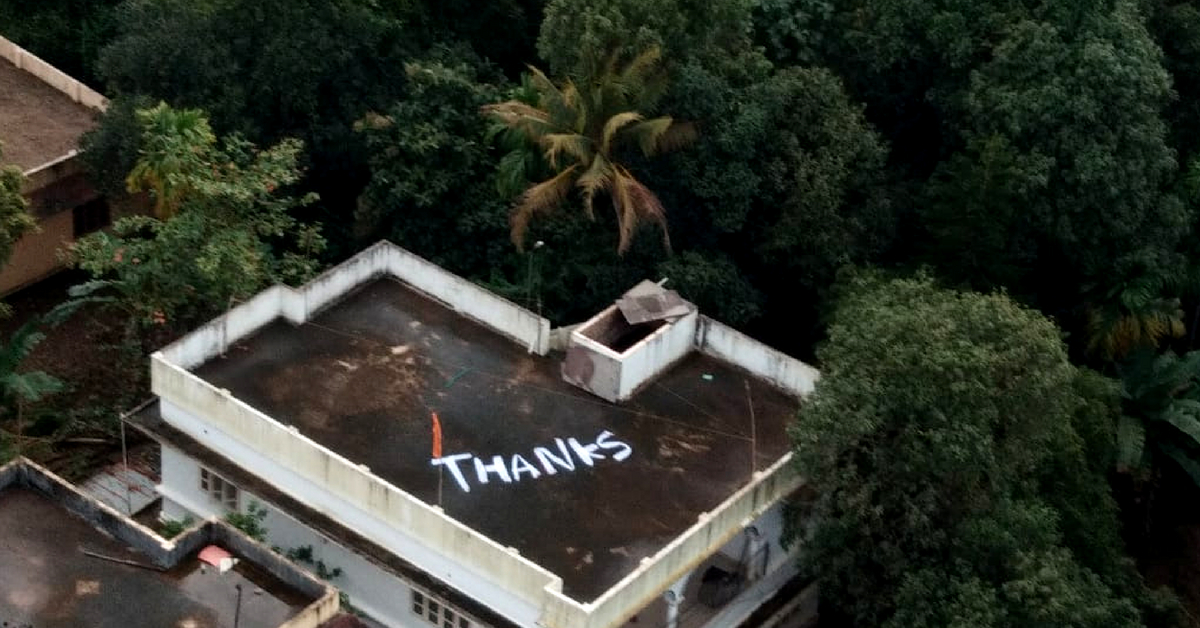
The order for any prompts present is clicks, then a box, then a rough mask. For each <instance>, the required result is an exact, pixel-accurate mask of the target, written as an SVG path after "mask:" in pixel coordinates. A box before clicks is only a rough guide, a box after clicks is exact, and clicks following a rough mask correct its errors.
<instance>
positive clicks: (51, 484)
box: [0, 458, 340, 628]
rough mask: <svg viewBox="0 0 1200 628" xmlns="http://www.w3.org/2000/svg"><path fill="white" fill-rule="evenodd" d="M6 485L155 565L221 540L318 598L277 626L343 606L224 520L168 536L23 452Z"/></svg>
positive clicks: (310, 624)
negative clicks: (46, 501) (67, 514)
mask: <svg viewBox="0 0 1200 628" xmlns="http://www.w3.org/2000/svg"><path fill="white" fill-rule="evenodd" d="M8 487H21V488H26V489H30V490H33V491H35V492H37V493H39V494H41V495H43V496H44V497H46V498H47V499H50V500H51V501H53V502H54V503H55V504H57V505H58V506H60V507H62V508H63V509H65V510H66V511H67V512H70V513H71V514H73V515H75V516H77V517H80V518H81V519H83V520H84V521H87V522H88V523H89V524H90V525H91V526H92V527H94V528H96V529H98V530H100V531H102V532H104V533H105V534H108V535H110V536H112V537H113V538H116V539H118V540H120V541H121V542H123V543H125V544H126V545H128V546H129V547H131V548H133V549H134V550H136V551H137V552H139V553H140V554H142V555H144V556H146V557H147V558H148V559H149V560H150V561H151V562H152V563H153V564H154V565H155V566H157V567H159V568H162V569H169V568H171V567H174V566H175V565H177V564H179V562H180V561H181V560H184V559H186V558H187V557H189V556H191V555H193V554H195V553H196V552H197V551H198V550H199V549H200V548H201V547H203V546H205V545H208V544H210V543H218V544H220V545H221V546H223V547H224V548H225V549H228V550H230V551H231V552H232V553H233V554H234V555H236V556H239V557H241V558H243V559H245V560H247V561H249V562H250V563H252V564H253V565H254V566H255V567H257V568H258V569H261V570H263V571H265V572H266V573H268V574H270V575H271V576H273V577H275V578H277V579H278V580H279V581H280V582H283V583H284V584H286V585H288V586H290V587H292V588H293V589H295V590H296V591H298V592H300V593H302V594H304V595H305V596H308V597H309V598H312V599H314V601H313V602H312V603H310V604H309V605H308V606H306V607H305V608H304V609H303V610H302V611H301V612H299V613H297V614H296V615H294V616H293V617H292V618H290V619H289V620H287V621H286V622H284V623H283V624H281V625H280V626H279V628H317V626H320V625H321V624H322V623H324V622H326V621H328V620H329V619H331V618H333V616H334V615H337V613H338V612H339V610H340V603H339V599H338V594H337V591H336V590H335V589H333V588H332V587H330V586H328V585H327V584H325V583H323V582H321V581H319V580H317V579H316V578H314V577H313V576H312V575H311V574H309V573H308V572H307V571H304V570H303V569H300V568H299V567H297V566H295V565H294V564H292V563H290V562H288V561H287V560H285V559H284V558H283V557H281V556H279V555H278V554H276V553H274V552H273V551H271V550H270V549H269V548H267V547H266V546H264V545H262V544H261V543H258V542H257V541H254V540H253V539H251V538H249V537H247V536H246V535H244V534H242V533H241V532H239V531H238V530H236V529H234V528H233V527H231V526H229V525H228V524H226V523H225V522H222V521H218V520H209V521H201V522H199V523H196V524H194V525H193V526H191V527H190V528H188V529H187V530H185V531H183V532H182V533H180V534H179V535H178V536H176V537H175V538H173V539H170V540H168V539H164V538H162V537H161V536H159V535H158V534H156V533H155V532H154V531H153V530H151V529H149V528H147V527H146V526H144V525H142V524H140V523H138V522H137V521H134V520H133V519H130V518H129V517H126V516H124V515H122V514H121V513H119V512H117V511H116V510H114V509H112V508H111V507H109V506H108V505H106V504H103V503H101V502H99V501H97V500H95V499H92V498H91V497H88V496H87V495H85V494H84V493H82V492H81V491H79V489H77V488H75V487H74V486H73V485H71V484H70V483H68V482H67V481H66V480H63V479H62V478H60V477H58V476H57V475H55V474H54V473H51V472H50V471H49V470H47V469H45V468H43V467H41V466H39V465H37V464H35V463H33V462H32V461H29V460H26V459H24V458H18V459H16V460H14V461H12V462H9V463H8V464H6V465H4V466H0V491H3V490H4V489H5V488H8Z"/></svg>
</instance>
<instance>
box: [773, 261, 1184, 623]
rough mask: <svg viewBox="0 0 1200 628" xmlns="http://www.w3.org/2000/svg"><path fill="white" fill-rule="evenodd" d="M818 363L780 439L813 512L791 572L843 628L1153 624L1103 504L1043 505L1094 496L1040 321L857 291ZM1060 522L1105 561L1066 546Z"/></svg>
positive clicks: (924, 283) (1081, 400)
mask: <svg viewBox="0 0 1200 628" xmlns="http://www.w3.org/2000/svg"><path fill="white" fill-rule="evenodd" d="M820 359H821V364H822V367H823V370H822V377H821V380H820V381H819V382H818V384H817V389H816V391H815V392H814V393H813V394H812V395H811V396H810V397H809V398H808V399H806V400H805V401H804V403H803V404H802V406H801V409H800V413H799V416H798V420H797V423H796V425H795V427H794V428H793V430H792V434H793V438H794V440H795V443H796V455H797V464H798V467H799V472H800V474H801V475H802V477H804V478H806V480H807V481H808V482H809V483H810V485H811V488H812V489H813V491H814V494H815V495H816V497H815V501H814V502H813V504H812V505H811V512H810V513H809V521H810V522H811V523H810V525H811V529H810V530H809V531H808V532H807V533H806V534H805V533H802V535H803V538H804V543H805V550H804V554H805V556H806V564H808V565H809V566H810V568H811V569H812V570H813V573H814V574H819V575H820V578H821V582H822V586H821V594H822V596H828V597H829V599H831V600H832V601H833V603H834V606H835V607H836V608H838V609H840V610H841V611H843V612H845V613H847V614H848V616H849V617H850V618H851V619H852V620H853V621H854V622H855V625H879V626H896V627H900V626H959V625H961V626H968V625H973V626H974V625H982V626H1014V627H1015V626H1079V627H1081V628H1082V627H1083V626H1114V627H1115V626H1139V625H1144V623H1143V622H1145V621H1146V620H1147V619H1154V620H1155V621H1156V622H1157V621H1162V617H1161V612H1162V609H1154V608H1146V609H1145V610H1139V606H1142V607H1148V606H1150V605H1149V603H1148V599H1149V598H1148V595H1147V594H1146V593H1145V592H1144V591H1142V590H1140V584H1138V583H1137V582H1136V580H1135V581H1134V586H1133V588H1132V590H1131V589H1130V586H1129V584H1128V583H1129V579H1128V578H1126V577H1123V576H1122V572H1125V571H1126V570H1129V569H1131V567H1130V566H1128V565H1123V564H1121V563H1120V561H1121V559H1120V558H1114V557H1120V556H1121V553H1120V551H1119V549H1117V548H1114V547H1113V545H1119V543H1120V541H1119V540H1118V539H1119V537H1118V536H1117V534H1116V526H1117V520H1116V515H1115V505H1114V503H1113V501H1112V499H1111V497H1110V496H1109V495H1108V494H1107V493H1106V492H1105V491H1100V492H1095V491H1093V492H1090V493H1088V494H1084V495H1078V494H1066V495H1064V494H1062V493H1059V492H1057V491H1056V489H1055V486H1056V485H1058V486H1061V485H1064V484H1065V485H1071V484H1079V485H1088V484H1094V483H1096V482H1097V481H1098V480H1099V478H1098V477H1096V476H1095V475H1094V474H1093V472H1092V471H1090V470H1089V469H1088V466H1087V464H1086V462H1085V460H1086V454H1085V448H1086V446H1087V443H1086V441H1084V439H1083V438H1082V437H1081V436H1080V429H1077V424H1078V423H1079V422H1080V421H1088V420H1095V419H1096V418H1097V417H1096V415H1095V414H1093V413H1088V412H1084V410H1085V409H1086V408H1087V407H1088V403H1089V401H1088V399H1087V398H1086V397H1084V396H1083V395H1082V394H1081V392H1080V386H1079V384H1078V382H1079V380H1080V378H1081V377H1082V375H1081V373H1080V372H1079V371H1078V369H1077V368H1076V367H1074V366H1072V365H1071V364H1070V362H1069V361H1068V359H1067V352H1066V349H1065V347H1064V346H1063V343H1062V341H1061V339H1060V336H1059V333H1058V330H1057V329H1056V328H1055V327H1054V325H1053V324H1052V323H1051V322H1050V321H1048V320H1047V319H1045V318H1044V317H1042V316H1041V315H1039V314H1037V313H1036V312H1033V311H1031V310H1028V309H1026V308H1023V307H1021V306H1020V305H1018V304H1016V303H1014V302H1013V301H1012V300H1011V299H1009V298H1008V297H1006V296H1004V295H999V294H993V295H981V294H974V293H963V292H958V291H954V290H944V289H939V288H937V287H936V286H935V285H934V283H933V281H932V280H931V279H929V278H928V277H920V276H918V277H917V278H914V279H900V280H890V281H889V280H883V279H881V278H879V277H876V276H871V275H867V276H864V277H858V278H855V279H853V280H851V281H850V282H849V283H848V285H847V286H846V287H845V292H844V293H843V296H842V298H841V300H840V301H839V305H838V309H837V312H836V313H835V316H834V321H833V324H832V325H831V326H830V329H829V341H828V343H827V344H826V345H825V346H824V348H823V349H822V350H821V353H820ZM1099 418H1101V419H1105V418H1106V417H1103V416H1101V417H1099ZM1079 428H1081V429H1082V430H1088V429H1092V428H1091V426H1087V425H1082V426H1079ZM1064 474H1082V475H1083V477H1070V476H1065V477H1064ZM1088 476H1090V477H1088ZM1071 506H1073V507H1075V508H1078V509H1082V510H1084V511H1087V512H1089V513H1090V515H1089V517H1088V520H1087V525H1088V526H1089V527H1090V528H1091V529H1092V530H1094V531H1096V532H1095V534H1099V535H1101V538H1102V539H1103V540H1104V541H1105V543H1104V544H1101V545H1099V547H1100V548H1104V547H1106V546H1107V551H1106V553H1105V554H1102V555H1101V557H1103V558H1105V560H1097V558H1100V557H1098V556H1097V555H1096V554H1095V551H1094V550H1095V549H1096V548H1095V547H1093V548H1092V551H1088V549H1087V548H1086V547H1080V546H1072V545H1073V544H1072V543H1069V542H1068V541H1070V540H1071V539H1070V537H1067V536H1066V535H1065V534H1064V532H1065V531H1066V530H1067V529H1068V528H1067V526H1068V525H1069V524H1072V523H1075V521H1072V520H1071V519H1072V517H1071V515H1070V510H1069V507H1071ZM1064 510H1065V511H1067V512H1064ZM1161 625H1165V624H1161Z"/></svg>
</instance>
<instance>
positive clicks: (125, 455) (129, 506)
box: [120, 417, 133, 517]
mask: <svg viewBox="0 0 1200 628" xmlns="http://www.w3.org/2000/svg"><path fill="white" fill-rule="evenodd" d="M120 421H121V464H123V465H125V469H124V471H125V473H124V476H125V477H123V478H121V484H124V485H125V514H127V515H129V516H130V517H132V516H133V500H132V499H130V497H129V450H128V449H127V448H126V447H125V417H121V418H120Z"/></svg>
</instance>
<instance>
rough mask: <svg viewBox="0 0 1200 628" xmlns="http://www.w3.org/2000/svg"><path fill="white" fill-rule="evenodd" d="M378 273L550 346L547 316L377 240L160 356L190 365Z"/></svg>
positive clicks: (540, 346)
mask: <svg viewBox="0 0 1200 628" xmlns="http://www.w3.org/2000/svg"><path fill="white" fill-rule="evenodd" d="M380 276H391V277H394V278H396V279H399V280H400V281H402V282H404V283H405V284H408V285H409V286H411V287H412V288H414V289H415V290H417V291H418V292H421V293H423V294H425V295H426V296H429V297H430V298H432V299H434V300H436V301H439V302H441V303H443V304H445V305H446V306H447V307H448V308H449V309H451V310H453V311H454V312H456V313H458V314H459V315H461V316H465V317H467V318H469V319H472V320H474V321H477V322H479V323H481V324H483V325H485V326H487V327H488V328H490V329H492V330H494V331H495V332H497V333H499V334H501V335H503V336H505V337H507V338H509V339H511V340H512V341H513V342H516V343H518V344H520V345H521V346H523V347H526V348H527V349H528V350H529V351H531V352H533V353H537V354H539V355H544V354H545V353H547V352H548V351H549V350H550V321H549V320H547V319H545V318H543V317H541V316H538V315H536V314H534V313H533V312H530V311H529V310H527V309H525V308H522V307H520V306H518V305H516V304H515V303H513V302H511V301H509V300H507V299H504V298H502V297H499V296H497V295H495V294H493V293H491V292H490V291H488V290H485V289H484V288H480V287H479V286H476V285H475V284H473V283H471V282H470V281H468V280H466V279H463V278H462V277H459V276H457V275H454V274H452V273H449V272H447V271H445V270H443V269H442V268H440V267H438V266H437V265H435V264H432V263H430V262H428V261H426V260H424V259H422V258H420V257H418V256H416V255H414V254H412V253H409V252H408V251H406V250H404V249H402V248H400V247H398V246H396V245H395V244H392V243H391V242H386V241H381V242H378V243H376V244H374V245H372V246H371V247H369V248H367V249H365V250H363V251H362V252H360V253H358V254H357V255H355V256H354V257H351V258H350V259H348V260H346V261H345V262H343V263H341V264H339V265H337V266H335V267H333V268H331V269H329V270H328V271H326V272H325V273H323V274H321V275H320V276H318V277H317V278H315V279H313V280H312V281H310V282H308V283H307V284H305V285H304V286H302V287H300V288H290V287H287V286H282V285H276V286H272V287H270V288H267V289H266V290H264V291H262V292H260V293H258V294H257V295H255V296H254V297H253V298H251V299H250V300H248V301H245V302H243V303H241V304H239V305H237V306H236V307H234V308H232V309H231V310H229V311H228V312H226V313H225V314H224V315H222V316H220V317H218V318H216V319H214V320H212V321H210V322H209V323H208V324H206V325H204V326H203V327H200V328H199V329H197V330H195V331H193V332H192V333H190V334H188V335H186V336H184V337H183V338H180V339H179V340H178V341H176V342H174V343H172V344H170V345H168V346H167V347H165V348H163V349H162V354H163V356H164V358H165V359H166V360H167V361H169V362H170V363H172V364H175V365H178V366H181V367H183V368H187V369H190V368H195V367H196V366H199V365H201V364H203V363H205V362H207V361H208V360H209V359H211V358H213V357H215V356H217V355H220V354H222V353H224V352H225V351H226V349H228V348H229V346H230V345H231V344H233V343H236V342H237V341H238V340H240V339H242V338H244V337H246V336H249V335H250V334H252V333H254V332H255V331H256V330H258V329H259V328H261V327H262V326H264V325H266V324H267V323H270V322H271V321H273V320H275V319H277V318H286V319H287V320H289V321H291V322H292V323H295V324H299V323H303V322H306V321H308V320H309V319H310V318H312V317H313V316H314V315H315V314H316V313H317V312H319V311H320V310H321V309H323V308H325V307H327V306H329V305H331V304H333V303H335V302H336V301H338V300H339V299H341V298H342V297H344V296H346V295H347V294H349V293H350V292H352V291H353V290H354V289H355V288H357V287H359V286H362V285H364V284H366V283H368V282H370V281H371V280H373V279H375V278H377V277H380Z"/></svg>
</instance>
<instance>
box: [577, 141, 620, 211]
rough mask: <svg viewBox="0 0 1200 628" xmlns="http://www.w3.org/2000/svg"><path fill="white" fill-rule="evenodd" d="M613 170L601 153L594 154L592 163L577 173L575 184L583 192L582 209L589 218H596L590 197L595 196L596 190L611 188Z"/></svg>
mask: <svg viewBox="0 0 1200 628" xmlns="http://www.w3.org/2000/svg"><path fill="white" fill-rule="evenodd" d="M613 172H614V171H613V168H612V166H611V165H610V164H609V161H608V159H606V158H605V157H604V155H602V154H601V155H596V156H595V157H593V158H592V163H591V164H590V165H589V166H588V169H587V170H585V171H584V173H583V174H581V175H579V179H578V180H576V181H575V185H577V186H579V188H580V190H581V191H582V193H583V211H584V213H586V214H587V217H588V218H589V219H592V220H595V218H596V214H595V212H594V211H593V209H592V199H593V198H595V196H596V192H599V191H600V190H611V188H612V185H613Z"/></svg>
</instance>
